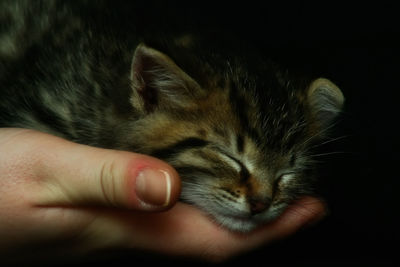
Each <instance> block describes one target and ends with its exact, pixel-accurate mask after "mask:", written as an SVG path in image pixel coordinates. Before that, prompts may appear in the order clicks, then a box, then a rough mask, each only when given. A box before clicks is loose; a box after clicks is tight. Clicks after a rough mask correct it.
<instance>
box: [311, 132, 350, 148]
mask: <svg viewBox="0 0 400 267" xmlns="http://www.w3.org/2000/svg"><path fill="white" fill-rule="evenodd" d="M350 136H351V135H342V136H339V137H337V138H333V139H329V140H327V141H325V142H322V143H319V144H317V145H313V146H311V147H310V148H315V147H320V146H323V145H326V144H329V143H332V142H335V141H338V140H341V139H344V138H347V137H350Z"/></svg>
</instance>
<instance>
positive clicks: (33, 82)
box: [0, 1, 344, 232]
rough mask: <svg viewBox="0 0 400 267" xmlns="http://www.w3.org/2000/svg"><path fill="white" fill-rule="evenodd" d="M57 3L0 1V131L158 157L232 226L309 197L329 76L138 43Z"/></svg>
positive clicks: (190, 198) (337, 99)
mask: <svg viewBox="0 0 400 267" xmlns="http://www.w3.org/2000/svg"><path fill="white" fill-rule="evenodd" d="M67 3H68V2H67ZM67 3H65V2H59V1H47V2H40V1H35V2H31V1H2V2H0V10H1V11H0V22H1V24H2V27H1V29H0V30H1V32H0V63H1V64H0V95H1V98H0V127H23V128H31V129H36V130H39V131H43V132H47V133H50V134H53V135H57V136H60V137H63V138H66V139H69V140H72V141H75V142H78V143H83V144H88V145H92V146H98V147H104V148H113V149H121V150H129V151H135V152H139V153H144V154H148V155H152V156H155V157H158V158H161V159H163V160H165V161H167V162H169V163H170V164H171V165H172V166H174V167H175V168H176V170H177V171H178V173H179V174H180V176H181V178H182V182H183V189H182V196H181V198H182V200H183V201H185V202H187V203H191V204H193V205H196V206H198V207H199V208H201V209H202V210H204V211H205V212H206V213H208V214H210V215H211V217H212V218H213V219H214V220H215V221H216V222H217V223H219V224H220V225H222V226H224V227H227V228H228V229H231V230H234V231H240V232H247V231H250V230H253V229H254V228H256V227H257V226H259V225H260V224H264V223H266V222H268V221H271V220H273V219H275V218H276V217H277V216H279V215H280V214H281V213H282V212H283V211H284V209H285V208H286V207H287V206H288V205H289V204H290V203H291V202H292V201H293V200H295V199H296V198H298V197H299V196H300V195H302V194H309V193H311V186H310V182H312V176H311V175H310V174H309V171H310V170H312V163H313V161H312V150H311V149H312V148H313V147H314V146H315V145H316V144H318V142H320V141H321V139H322V138H323V137H324V135H325V133H326V130H327V129H328V128H329V127H330V125H331V123H332V120H333V119H334V118H335V117H336V115H337V114H338V113H339V112H340V110H341V108H342V105H343V101H344V98H343V95H342V93H341V91H340V90H339V89H338V88H337V87H336V86H335V85H334V84H333V83H332V82H330V81H329V80H327V79H323V78H319V79H316V80H314V81H312V82H310V83H309V84H307V85H302V84H301V83H297V84H296V82H295V81H294V80H291V79H290V78H289V76H288V75H287V74H285V73H286V72H281V71H279V69H278V68H277V67H276V66H275V65H274V64H272V63H270V62H268V61H263V60H262V59H261V57H260V56H259V55H253V54H252V53H251V52H250V50H246V51H241V50H235V49H230V48H229V47H226V46H223V47H222V49H220V48H218V47H220V46H218V45H215V46H214V45H213V42H212V41H211V40H203V39H202V38H198V37H191V36H183V37H179V38H172V37H171V38H169V39H164V40H162V41H160V42H151V41H146V40H145V43H146V44H145V43H143V42H141V41H140V40H139V37H138V36H137V35H136V33H134V32H129V33H121V31H117V30H115V29H113V28H112V26H107V27H108V28H107V27H106V26H105V25H100V26H99V25H94V24H93V21H90V22H88V19H86V18H85V19H84V16H80V15H79V13H77V12H74V11H73V10H74V9H73V8H70V7H69V6H68V4H67ZM104 24H105V23H104ZM149 44H152V45H149Z"/></svg>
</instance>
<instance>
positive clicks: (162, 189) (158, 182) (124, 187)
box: [31, 133, 181, 211]
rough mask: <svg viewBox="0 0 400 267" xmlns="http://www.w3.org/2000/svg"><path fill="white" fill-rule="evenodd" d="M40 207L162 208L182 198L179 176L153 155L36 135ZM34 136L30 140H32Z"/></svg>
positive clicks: (38, 200)
mask: <svg viewBox="0 0 400 267" xmlns="http://www.w3.org/2000/svg"><path fill="white" fill-rule="evenodd" d="M37 134H38V135H41V136H40V138H41V139H42V140H43V139H44V138H45V142H41V146H40V153H37V151H38V149H37V148H36V149H35V156H37V157H36V160H38V161H37V162H38V165H37V168H36V169H37V170H36V173H35V177H38V180H39V181H40V183H39V185H40V186H39V187H40V190H38V192H39V193H38V194H37V197H36V198H35V199H36V200H37V201H36V203H35V204H37V205H46V206H47V205H50V206H51V205H68V206H71V205H72V206H74V205H92V204H95V205H106V206H112V207H122V208H128V209H136V210H148V211H150V210H151V211H155V210H156V211H159V210H165V209H168V208H169V207H171V206H172V205H173V204H174V203H175V202H176V201H177V200H178V198H179V194H180V187H181V183H180V179H179V178H178V174H177V172H176V171H175V170H174V169H173V168H172V167H171V166H169V165H168V164H166V163H165V162H163V161H161V160H158V159H156V158H152V157H150V156H146V155H141V154H135V153H130V152H124V151H116V150H110V149H101V148H95V147H90V146H86V145H80V144H76V143H72V142H69V141H66V140H64V139H61V138H57V137H54V136H51V135H47V134H42V133H37ZM31 140H32V139H31Z"/></svg>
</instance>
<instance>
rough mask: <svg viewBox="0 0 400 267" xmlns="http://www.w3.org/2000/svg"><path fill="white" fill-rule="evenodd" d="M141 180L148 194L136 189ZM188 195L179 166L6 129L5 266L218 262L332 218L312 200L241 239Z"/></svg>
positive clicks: (0, 132) (2, 150)
mask: <svg viewBox="0 0 400 267" xmlns="http://www.w3.org/2000/svg"><path fill="white" fill-rule="evenodd" d="M143 170H145V171H143ZM140 173H144V175H142V176H143V177H145V178H144V181H145V182H144V184H143V180H141V181H142V183H140V182H137V181H138V178H137V177H139V176H140V175H139V174H140ZM150 176H151V177H152V178H151V177H150ZM146 179H147V180H146ZM144 185H145V186H144ZM168 185H169V187H170V190H166V188H167V187H168ZM180 186H181V183H180V179H179V176H178V174H177V172H176V171H175V170H174V169H173V168H172V167H171V166H169V165H168V164H167V163H165V162H163V161H160V160H158V159H155V158H152V157H149V156H145V155H140V154H135V153H130V152H123V151H116V150H108V149H100V148H95V147H90V146H85V145H80V144H76V143H73V142H70V141H67V140H64V139H61V138H58V137H55V136H52V135H49V134H45V133H41V132H37V131H33V130H26V129H16V128H1V129H0V218H1V219H0V236H1V238H0V263H1V259H7V260H8V261H11V262H12V261H13V260H14V257H15V255H19V254H20V253H21V252H24V253H25V255H27V256H26V258H25V260H31V259H36V260H51V259H55V258H57V260H58V261H60V260H62V257H80V256H83V255H86V254H87V253H90V252H93V251H96V250H99V249H101V250H102V251H103V250H107V249H113V248H125V249H133V250H146V251H151V252H154V253H160V254H167V255H173V256H177V257H192V258H199V259H203V260H208V261H217V262H219V261H223V260H226V259H228V258H230V257H232V256H235V255H238V254H240V253H244V252H246V251H248V250H251V249H253V248H255V247H258V246H261V245H265V244H268V243H271V242H273V241H274V240H277V239H282V238H285V237H287V236H289V235H291V234H293V233H295V232H296V231H298V230H299V229H300V228H303V227H305V226H307V225H309V224H312V223H313V222H316V221H318V220H320V219H321V218H322V217H323V216H324V213H325V205H324V203H323V201H321V200H319V199H317V198H314V197H310V196H304V197H303V198H301V199H300V200H298V201H297V202H295V203H294V204H293V205H291V206H290V207H289V208H288V209H287V210H286V211H285V212H284V214H282V216H280V217H279V218H278V219H277V220H275V221H274V222H271V223H269V224H267V225H265V226H263V227H260V228H259V229H257V230H255V231H253V232H250V233H247V234H240V233H234V232H231V231H228V230H226V229H224V228H221V227H220V226H218V225H217V224H216V223H214V222H213V221H212V220H211V219H210V218H209V217H208V216H207V215H205V214H204V213H203V212H201V211H200V210H198V209H197V208H195V207H193V206H190V205H187V204H184V203H181V202H177V201H178V198H179V194H180ZM136 189H141V191H138V190H136ZM168 192H169V193H168ZM144 202H145V203H147V204H143V203H144ZM166 202H168V203H166ZM244 240H245V242H243V241H244ZM26 252H29V253H26Z"/></svg>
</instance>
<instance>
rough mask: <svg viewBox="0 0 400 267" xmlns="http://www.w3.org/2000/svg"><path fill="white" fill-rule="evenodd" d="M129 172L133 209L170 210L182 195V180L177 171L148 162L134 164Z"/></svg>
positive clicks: (130, 200)
mask: <svg viewBox="0 0 400 267" xmlns="http://www.w3.org/2000/svg"><path fill="white" fill-rule="evenodd" d="M133 166H134V167H131V168H130V170H129V171H128V176H129V177H128V179H127V181H128V186H127V189H128V190H129V192H128V196H129V203H131V205H132V207H131V208H133V209H137V210H143V211H160V210H165V209H168V208H170V207H171V206H172V205H173V204H174V203H175V202H176V201H177V199H178V197H179V194H180V180H179V178H178V175H177V173H176V171H175V170H173V169H172V168H171V167H165V166H160V164H156V165H155V166H154V164H149V162H148V161H146V160H145V161H139V162H135V163H133Z"/></svg>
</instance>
